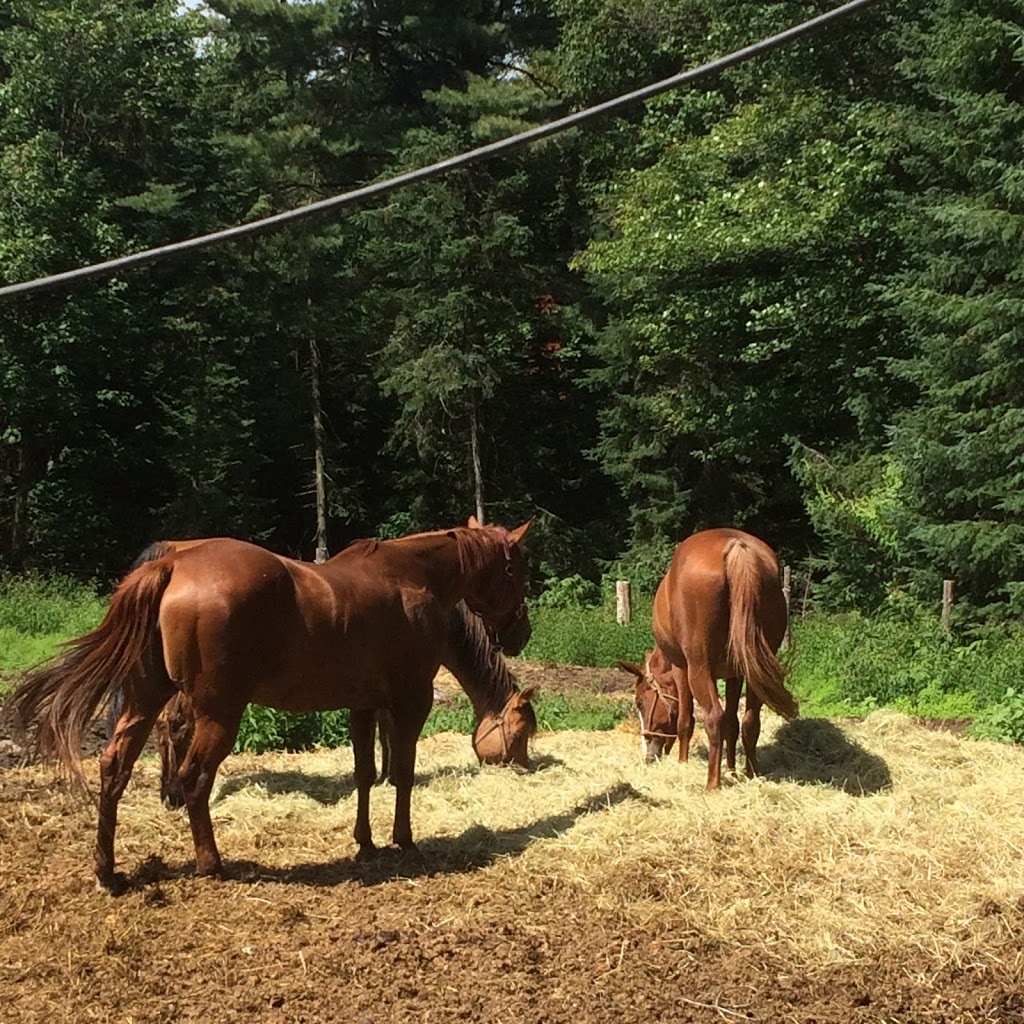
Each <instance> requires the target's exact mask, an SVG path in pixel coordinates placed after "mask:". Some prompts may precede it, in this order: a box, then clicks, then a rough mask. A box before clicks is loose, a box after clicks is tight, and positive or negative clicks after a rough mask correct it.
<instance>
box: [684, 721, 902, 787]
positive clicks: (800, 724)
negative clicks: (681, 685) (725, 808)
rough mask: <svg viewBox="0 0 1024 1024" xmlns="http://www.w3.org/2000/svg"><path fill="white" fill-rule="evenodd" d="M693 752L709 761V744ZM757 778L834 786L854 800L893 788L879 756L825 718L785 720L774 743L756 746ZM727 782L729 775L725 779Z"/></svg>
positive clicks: (806, 784)
mask: <svg viewBox="0 0 1024 1024" xmlns="http://www.w3.org/2000/svg"><path fill="white" fill-rule="evenodd" d="M693 753H694V754H696V755H697V756H698V757H700V758H701V759H703V760H705V761H706V760H707V757H708V748H707V745H706V744H705V743H701V744H700V745H699V746H696V747H694V751H693ZM757 757H758V767H759V769H760V770H759V772H758V774H759V775H760V777H761V778H762V779H770V780H771V781H772V782H795V783H797V785H801V786H831V787H832V788H833V789H838V790H841V791H842V792H844V793H849V794H850V795H851V796H872V795H874V794H875V793H882V792H885V791H886V790H889V789H892V774H891V773H890V771H889V766H888V765H887V764H886V763H885V761H884V760H883V759H882V758H881V757H879V756H878V755H877V754H873V753H871V751H870V750H866V749H865V748H864V747H862V746H861V745H860V744H859V743H857V742H855V741H854V740H851V739H850V738H849V736H847V735H846V734H845V733H844V732H843V730H842V729H840V728H839V727H838V726H837V725H835V724H834V723H833V722H830V721H828V720H827V719H824V718H796V719H794V720H793V721H791V722H786V723H785V724H784V725H783V726H782V727H781V728H780V729H779V730H778V732H776V733H775V735H774V736H773V737H772V739H771V741H770V742H768V743H766V744H765V745H764V746H763V747H759V748H758V754H757ZM722 778H723V781H725V782H727V781H728V778H729V777H728V776H727V775H723V777H722Z"/></svg>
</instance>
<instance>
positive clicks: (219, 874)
mask: <svg viewBox="0 0 1024 1024" xmlns="http://www.w3.org/2000/svg"><path fill="white" fill-rule="evenodd" d="M196 874H197V875H198V876H199V877H200V878H218V879H220V878H223V877H224V868H223V867H222V866H221V863H220V861H217V863H216V864H209V865H206V866H204V867H200V866H199V865H198V864H197V865H196Z"/></svg>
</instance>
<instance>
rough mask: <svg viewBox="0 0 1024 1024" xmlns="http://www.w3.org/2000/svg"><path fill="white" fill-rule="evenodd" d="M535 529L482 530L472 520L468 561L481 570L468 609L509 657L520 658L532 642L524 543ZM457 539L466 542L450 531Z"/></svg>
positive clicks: (468, 597) (467, 599) (525, 526)
mask: <svg viewBox="0 0 1024 1024" xmlns="http://www.w3.org/2000/svg"><path fill="white" fill-rule="evenodd" d="M532 525H533V520H532V519H529V520H527V521H526V522H525V523H523V524H522V526H517V527H516V528H515V529H514V530H506V529H505V527H503V526H482V525H481V524H480V523H479V522H478V521H477V519H476V517H475V516H470V517H469V523H468V537H471V538H473V540H472V543H470V544H467V545H466V549H467V552H469V553H470V554H469V557H470V558H472V559H473V562H474V563H475V564H476V566H477V567H478V570H479V571H477V572H475V573H474V574H473V583H472V585H471V587H470V591H469V592H468V593H467V594H466V595H465V598H464V600H465V602H466V606H467V607H468V608H469V609H470V611H472V612H475V613H476V614H477V615H479V616H480V618H481V619H482V620H483V623H484V626H485V628H486V629H487V633H488V636H489V637H490V639H491V641H492V643H494V645H495V646H497V647H501V648H502V649H504V650H505V651H507V652H508V653H509V654H518V653H519V652H520V651H521V650H522V649H523V648H524V647H525V646H526V643H527V641H528V640H529V639H530V633H531V630H532V627H531V625H530V618H529V615H528V614H527V611H526V601H525V592H526V552H525V551H524V548H523V539H524V538H525V537H526V534H527V533H528V532H529V529H530V527H531V526H532ZM451 532H452V536H454V537H456V539H460V537H461V538H466V537H467V533H466V532H463V531H454V530H453V531H451Z"/></svg>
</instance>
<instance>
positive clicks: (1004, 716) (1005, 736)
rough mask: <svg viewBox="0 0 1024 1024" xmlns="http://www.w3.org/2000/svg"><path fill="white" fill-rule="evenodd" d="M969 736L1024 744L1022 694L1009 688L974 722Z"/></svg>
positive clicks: (1014, 688)
mask: <svg viewBox="0 0 1024 1024" xmlns="http://www.w3.org/2000/svg"><path fill="white" fill-rule="evenodd" d="M971 734H972V735H974V736H978V737H981V738H982V739H990V740H999V741H1000V742H1003V743H1018V744H1024V692H1022V691H1021V690H1020V688H1019V687H1016V686H1009V687H1007V688H1006V692H1005V693H1004V694H1003V696H1002V698H1001V699H1000V700H999V701H998V702H997V703H995V704H992V705H990V706H989V707H987V708H985V709H984V710H983V711H982V712H981V713H980V714H979V715H978V717H977V718H976V719H975V720H974V723H973V726H972V728H971Z"/></svg>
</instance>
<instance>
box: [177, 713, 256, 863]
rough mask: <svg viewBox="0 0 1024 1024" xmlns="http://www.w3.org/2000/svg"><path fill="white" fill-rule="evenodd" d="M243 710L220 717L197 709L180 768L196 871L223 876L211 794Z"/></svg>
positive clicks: (232, 741) (179, 775)
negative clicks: (194, 852) (212, 814)
mask: <svg viewBox="0 0 1024 1024" xmlns="http://www.w3.org/2000/svg"><path fill="white" fill-rule="evenodd" d="M241 720H242V709H237V711H235V712H233V713H231V714H230V715H228V716H225V715H224V713H223V712H221V713H220V714H219V715H218V717H217V718H216V719H214V718H212V717H210V715H208V714H206V713H205V712H204V711H202V710H200V709H199V708H198V707H197V708H196V709H195V732H194V734H193V736H192V742H191V744H189V748H188V753H187V754H186V755H185V760H184V761H183V762H182V765H181V768H180V769H179V770H178V779H179V781H180V782H181V790H182V793H183V794H184V797H185V806H186V807H187V808H188V821H189V825H190V826H191V829H192V841H193V843H194V844H195V849H196V874H198V875H219V874H221V870H222V865H221V859H220V854H219V853H218V852H217V843H216V840H215V839H214V836H213V822H212V821H211V820H210V793H211V792H212V790H213V782H214V778H215V777H216V774H217V769H218V768H219V767H220V764H221V762H222V761H223V760H224V758H225V757H227V756H228V754H229V753H231V748H232V746H234V743H235V737H236V736H237V735H238V726H239V723H240V722H241Z"/></svg>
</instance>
